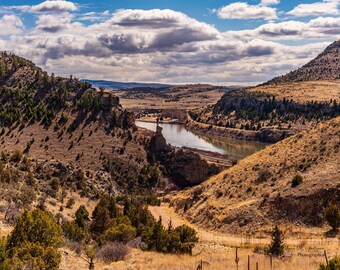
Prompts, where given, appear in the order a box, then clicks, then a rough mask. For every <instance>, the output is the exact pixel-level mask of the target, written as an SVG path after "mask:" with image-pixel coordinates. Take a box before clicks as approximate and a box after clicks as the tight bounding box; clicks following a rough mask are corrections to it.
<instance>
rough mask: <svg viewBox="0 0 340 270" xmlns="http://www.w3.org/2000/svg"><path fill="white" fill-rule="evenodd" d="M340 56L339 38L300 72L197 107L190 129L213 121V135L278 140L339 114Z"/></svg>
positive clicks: (268, 140)
mask: <svg viewBox="0 0 340 270" xmlns="http://www.w3.org/2000/svg"><path fill="white" fill-rule="evenodd" d="M339 57H340V41H337V42H335V43H333V44H332V45H330V46H329V47H327V48H326V49H325V51H324V52H323V53H321V54H320V55H319V56H318V57H317V58H316V59H314V60H313V61H311V62H310V63H308V64H307V65H305V66H303V67H302V68H300V69H298V70H297V71H294V72H291V73H289V74H288V75H286V76H283V77H278V78H274V79H273V80H271V81H269V82H268V83H265V84H263V85H259V86H257V87H250V88H246V89H239V90H236V91H230V92H227V93H225V94H224V95H223V96H222V97H221V99H220V100H219V101H217V103H216V104H214V105H211V106H208V107H206V108H204V109H197V110H192V111H191V112H190V115H191V118H192V119H193V120H194V121H195V123H192V122H190V123H189V124H188V127H194V128H195V129H197V128H198V129H199V126H200V125H201V126H204V125H210V126H211V128H210V132H211V133H216V134H219V135H222V136H223V135H226V136H236V137H237V138H243V139H246V140H247V139H251V140H260V141H265V142H277V141H279V140H282V139H284V138H287V137H289V136H291V135H292V134H296V133H298V132H299V131H302V130H306V129H309V128H311V127H313V126H315V124H317V123H318V122H320V121H325V120H329V119H332V118H334V117H337V116H338V115H340V106H339V102H340V99H339V98H340V81H339V80H335V79H337V78H338V76H339V70H340V61H339ZM202 129H204V128H203V127H202ZM235 134H236V135H235Z"/></svg>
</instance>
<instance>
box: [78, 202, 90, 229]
mask: <svg viewBox="0 0 340 270" xmlns="http://www.w3.org/2000/svg"><path fill="white" fill-rule="evenodd" d="M75 216H76V219H75V222H76V224H77V225H78V227H80V228H83V229H85V227H86V221H88V220H89V212H88V211H87V210H86V207H85V206H84V205H81V206H80V207H79V208H78V210H77V211H76V213H75Z"/></svg>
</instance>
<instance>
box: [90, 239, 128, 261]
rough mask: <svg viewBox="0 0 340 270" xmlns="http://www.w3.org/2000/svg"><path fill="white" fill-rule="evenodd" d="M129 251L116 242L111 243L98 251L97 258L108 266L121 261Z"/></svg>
mask: <svg viewBox="0 0 340 270" xmlns="http://www.w3.org/2000/svg"><path fill="white" fill-rule="evenodd" d="M129 251H130V250H129V248H128V247H127V246H126V245H124V244H122V243H118V242H113V243H112V242H111V243H108V244H106V245H105V246H103V247H102V248H101V249H100V250H99V251H98V253H97V257H98V258H99V259H101V260H102V261H103V262H105V263H107V264H108V263H112V262H118V261H123V260H124V259H125V257H126V255H127V254H128V253H129Z"/></svg>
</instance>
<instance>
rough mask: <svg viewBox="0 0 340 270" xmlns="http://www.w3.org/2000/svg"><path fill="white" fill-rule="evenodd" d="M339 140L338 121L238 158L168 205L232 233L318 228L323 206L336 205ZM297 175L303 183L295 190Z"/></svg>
mask: <svg viewBox="0 0 340 270" xmlns="http://www.w3.org/2000/svg"><path fill="white" fill-rule="evenodd" d="M339 138H340V117H337V118H335V119H333V120H331V121H328V122H326V123H321V124H319V125H318V126H317V127H316V128H313V129H312V130H308V131H304V132H302V133H299V134H297V135H295V136H293V137H290V138H288V139H286V140H283V141H281V142H279V143H277V144H275V145H272V146H269V147H267V148H266V149H264V150H263V151H261V152H258V153H256V154H254V155H252V156H250V157H248V158H246V159H244V160H241V161H240V162H239V163H238V164H237V165H235V166H234V167H232V168H230V169H228V170H225V171H223V172H222V173H220V174H219V175H217V176H214V177H212V178H210V179H209V180H208V181H206V182H205V183H203V184H201V185H200V186H198V187H196V188H193V189H189V190H187V191H183V192H181V193H179V194H178V195H176V196H175V197H174V198H173V201H172V204H173V205H174V206H175V207H176V209H177V211H179V212H180V213H182V214H183V215H184V216H185V217H187V218H188V219H189V220H190V221H192V222H195V223H198V224H201V225H203V226H205V227H209V228H214V229H218V230H220V231H226V232H232V233H249V234H253V235H254V234H255V233H259V232H261V231H262V230H267V229H269V228H270V227H271V226H272V225H274V224H278V223H280V224H281V225H283V224H286V225H287V226H288V227H289V226H293V225H294V224H304V225H306V226H310V225H313V226H320V225H322V224H323V223H324V208H325V207H326V206H327V205H329V204H330V203H334V204H337V205H339V203H340V171H339V168H340V141H339ZM297 175H300V176H301V177H302V179H303V181H302V183H301V184H299V185H297V186H296V187H293V186H292V181H293V179H294V177H296V176H297ZM292 224H293V225H292Z"/></svg>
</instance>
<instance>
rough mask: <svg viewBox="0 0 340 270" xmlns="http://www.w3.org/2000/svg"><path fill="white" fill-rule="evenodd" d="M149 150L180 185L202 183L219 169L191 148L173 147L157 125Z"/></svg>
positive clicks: (170, 176) (169, 175)
mask: <svg viewBox="0 0 340 270" xmlns="http://www.w3.org/2000/svg"><path fill="white" fill-rule="evenodd" d="M148 150H149V151H150V152H151V153H152V154H154V156H155V158H156V159H157V160H158V161H159V162H160V163H161V165H163V166H164V167H165V170H166V172H167V175H168V177H169V178H171V179H172V181H173V182H174V183H175V184H176V185H178V186H180V187H187V186H193V185H197V184H200V183H202V182H203V181H205V180H207V179H208V178H209V176H211V175H213V174H215V173H218V171H219V169H218V167H217V166H215V165H210V164H208V162H206V161H205V160H203V159H201V157H200V156H199V155H198V154H196V153H194V152H192V151H190V150H182V149H177V150H176V149H175V148H172V147H171V146H170V145H169V144H167V143H166V140H165V138H164V137H163V134H162V128H161V127H157V130H156V133H155V135H154V136H153V137H152V138H151V141H150V143H149V146H148Z"/></svg>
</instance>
